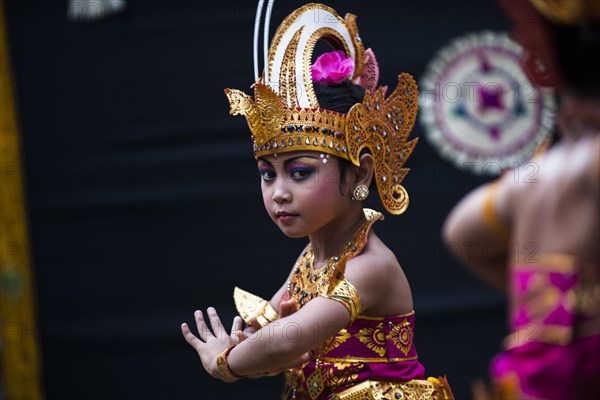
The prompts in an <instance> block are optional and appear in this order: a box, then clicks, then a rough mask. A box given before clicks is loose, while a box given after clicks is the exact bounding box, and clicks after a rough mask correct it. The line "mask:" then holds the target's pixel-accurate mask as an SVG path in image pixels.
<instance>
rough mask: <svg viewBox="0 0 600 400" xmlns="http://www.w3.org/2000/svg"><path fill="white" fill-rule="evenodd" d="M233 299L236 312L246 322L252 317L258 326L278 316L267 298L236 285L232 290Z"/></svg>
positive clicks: (266, 323)
mask: <svg viewBox="0 0 600 400" xmlns="http://www.w3.org/2000/svg"><path fill="white" fill-rule="evenodd" d="M233 301H234V302H235V308H236V309H237V312H238V314H240V317H242V319H243V320H244V322H245V323H246V324H248V323H249V322H250V320H251V319H252V318H253V317H254V318H256V321H257V322H258V323H259V324H260V326H265V325H268V324H269V323H271V322H273V321H275V320H276V319H277V318H279V314H278V313H277V311H275V309H274V308H273V307H272V306H271V303H269V302H268V301H267V300H265V299H263V298H262V297H259V296H256V295H254V294H252V293H250V292H246V291H245V290H242V289H240V288H238V287H236V288H235V289H234V290H233Z"/></svg>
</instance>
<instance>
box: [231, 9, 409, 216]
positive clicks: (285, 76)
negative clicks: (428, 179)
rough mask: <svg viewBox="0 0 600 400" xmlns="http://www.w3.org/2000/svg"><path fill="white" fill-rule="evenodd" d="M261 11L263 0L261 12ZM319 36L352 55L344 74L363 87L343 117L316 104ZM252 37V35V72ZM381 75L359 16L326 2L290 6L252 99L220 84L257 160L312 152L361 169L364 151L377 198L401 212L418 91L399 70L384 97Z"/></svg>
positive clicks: (405, 203) (394, 211)
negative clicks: (342, 14)
mask: <svg viewBox="0 0 600 400" xmlns="http://www.w3.org/2000/svg"><path fill="white" fill-rule="evenodd" d="M269 6H272V2H271V1H270V2H269ZM261 8H262V2H261V3H259V12H260V9H261ZM259 12H257V15H258V13H259ZM268 12H270V8H269V10H268ZM265 26H268V22H266V23H265ZM255 33H256V28H255ZM265 35H266V32H265ZM319 40H324V41H326V42H327V43H328V44H329V45H330V46H331V47H332V48H333V49H334V50H340V51H342V52H343V53H344V54H345V56H346V57H348V58H349V59H350V60H351V62H352V63H353V68H352V73H351V76H349V79H350V80H351V81H352V82H353V83H356V84H360V85H361V86H363V87H365V89H366V90H365V96H364V99H363V101H362V103H357V104H355V105H354V106H352V107H351V108H350V110H349V111H348V113H347V114H340V113H337V112H334V111H329V110H325V109H322V108H320V106H319V102H318V100H317V96H316V95H315V90H314V87H313V72H312V68H311V66H312V56H313V51H314V48H315V45H316V43H317V42H318V41H319ZM256 42H257V41H256V35H255V70H256ZM255 75H257V73H255ZM378 76H379V69H378V65H377V61H376V59H375V55H374V54H373V52H372V51H371V50H370V49H369V50H365V49H364V47H363V45H362V42H361V39H360V37H359V35H358V27H357V25H356V16H354V15H352V14H346V16H345V18H341V17H340V16H339V15H338V14H337V13H336V12H335V11H334V10H333V9H332V8H330V7H327V6H325V5H323V4H315V3H311V4H307V5H305V6H303V7H300V8H298V9H297V10H295V11H293V12H292V13H291V14H290V15H288V16H287V17H286V18H285V20H284V21H283V22H282V23H281V25H280V26H279V28H278V29H277V31H276V33H275V36H274V37H273V39H272V40H271V44H270V46H269V50H268V55H267V57H266V60H265V66H264V71H263V76H262V77H261V78H259V77H258V76H256V82H255V83H254V85H253V87H254V99H253V98H252V97H251V96H249V95H247V94H245V93H244V92H242V91H240V90H235V89H225V93H226V95H227V98H228V99H229V103H230V106H231V110H230V113H231V114H232V115H240V114H241V115H243V116H245V117H246V120H247V122H248V126H249V128H250V131H251V132H252V140H253V142H254V155H255V157H257V158H258V157H261V156H265V155H270V154H277V153H284V152H290V151H306V150H309V151H319V152H322V153H328V154H332V155H334V156H337V157H341V158H344V159H347V160H350V161H351V162H352V163H353V164H354V165H357V166H358V165H359V157H360V154H361V151H362V150H363V149H365V148H366V149H368V150H369V151H370V152H371V154H372V155H373V157H374V159H375V181H376V183H377V189H378V192H379V197H380V199H381V201H382V203H383V205H384V207H385V208H386V210H387V211H388V212H390V213H391V214H395V215H398V214H401V213H403V212H404V211H405V210H406V208H407V207H408V194H407V193H406V190H405V189H404V187H403V186H402V185H401V184H400V183H401V182H402V180H403V179H404V177H405V176H406V174H407V173H408V171H409V169H408V168H403V165H404V163H405V162H406V160H407V159H408V157H409V156H410V154H411V153H412V151H413V149H414V147H415V145H416V144H417V139H412V140H410V141H409V140H408V135H409V134H410V131H411V129H412V127H413V125H414V122H415V118H416V114H417V107H418V90H417V84H416V83H415V81H414V79H413V78H412V76H410V75H409V74H406V73H402V74H400V75H399V76H398V85H397V86H396V89H394V91H393V92H392V93H391V94H390V96H388V97H387V98H386V97H385V94H386V89H387V88H386V87H377V81H378Z"/></svg>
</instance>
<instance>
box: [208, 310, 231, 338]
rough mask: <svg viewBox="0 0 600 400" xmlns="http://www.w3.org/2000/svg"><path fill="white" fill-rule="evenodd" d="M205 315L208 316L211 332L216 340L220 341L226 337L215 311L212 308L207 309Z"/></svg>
mask: <svg viewBox="0 0 600 400" xmlns="http://www.w3.org/2000/svg"><path fill="white" fill-rule="evenodd" d="M206 313H207V314H208V319H209V320H210V326H211V327H212V330H213V332H214V333H215V336H216V337H217V338H219V339H220V340H223V339H224V337H225V336H228V335H227V332H225V329H224V328H223V324H222V323H221V320H220V319H219V315H218V314H217V310H215V309H214V308H213V307H208V309H207V310H206Z"/></svg>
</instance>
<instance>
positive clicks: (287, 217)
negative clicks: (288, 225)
mask: <svg viewBox="0 0 600 400" xmlns="http://www.w3.org/2000/svg"><path fill="white" fill-rule="evenodd" d="M276 215H277V219H278V220H280V221H282V222H286V221H291V220H293V219H294V218H296V217H297V216H298V214H291V213H288V212H285V211H278V212H277V213H276Z"/></svg>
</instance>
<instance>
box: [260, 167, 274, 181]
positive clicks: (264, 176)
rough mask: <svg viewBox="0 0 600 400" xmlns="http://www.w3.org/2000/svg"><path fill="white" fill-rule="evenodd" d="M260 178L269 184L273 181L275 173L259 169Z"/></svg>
mask: <svg viewBox="0 0 600 400" xmlns="http://www.w3.org/2000/svg"><path fill="white" fill-rule="evenodd" d="M260 177H261V178H262V179H263V180H264V181H265V182H271V181H274V180H275V172H274V171H272V170H270V169H261V170H260Z"/></svg>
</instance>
